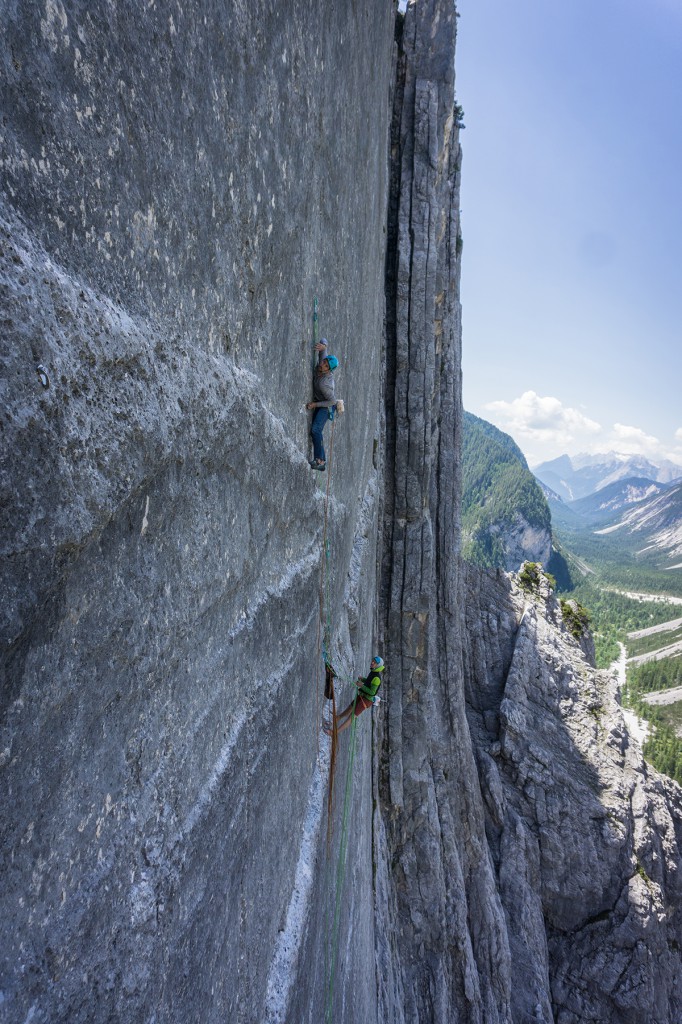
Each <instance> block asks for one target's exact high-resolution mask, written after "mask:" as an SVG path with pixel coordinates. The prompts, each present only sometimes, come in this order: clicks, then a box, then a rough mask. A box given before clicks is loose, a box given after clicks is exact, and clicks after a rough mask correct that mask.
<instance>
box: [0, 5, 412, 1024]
mask: <svg viewBox="0 0 682 1024" xmlns="http://www.w3.org/2000/svg"><path fill="white" fill-rule="evenodd" d="M1 7H2V24H3V32H2V43H1V46H2V75H1V76H0V78H1V80H2V86H1V88H2V114H3V119H2V128H1V134H2V152H1V160H0V173H1V175H2V209H1V216H2V226H1V227H2V243H1V257H2V270H1V274H2V278H1V280H2V364H3V372H2V398H3V401H2V406H3V409H2V432H3V446H2V448H3V450H2V467H1V478H0V479H1V486H2V512H1V515H2V527H1V534H2V559H3V562H2V565H3V575H2V588H3V593H2V598H3V599H2V602H1V606H2V642H3V652H2V730H3V732H2V743H1V745H0V750H1V751H2V755H1V756H2V768H1V772H2V807H3V815H2V817H3V821H2V894H1V900H2V902H1V905H0V960H1V962H2V970H1V973H2V983H1V984H0V989H1V990H2V997H1V1009H0V1012H1V1013H2V1015H3V1017H4V1018H6V1019H8V1020H11V1021H24V1020H26V1019H31V1020H33V1021H36V1022H37V1021H50V1022H53V1024H54V1022H56V1021H69V1024H75V1022H77V1021H87V1022H88V1024H93V1022H96V1021H114V1020H119V1021H126V1022H129V1021H143V1020H145V1021H151V1020H156V1021H157V1022H160V1021H169V1022H170V1021H199V1020H201V1021H202V1024H208V1022H210V1021H221V1022H224V1021H225V1020H231V1021H257V1020H263V1019H272V1020H276V1019H281V1016H282V1013H283V1012H284V1011H283V1009H282V1007H285V1008H286V1007H288V1013H289V1014H290V1016H289V1019H292V1020H299V1021H302V1020H304V1019H311V1020H320V1019H321V1017H322V1016H323V1015H324V1005H325V967H324V960H325V958H324V947H325V942H326V931H325V928H326V924H325V914H326V910H325V907H326V905H327V903H328V900H327V899H326V896H327V891H328V889H330V888H331V881H330V878H329V877H328V876H329V875H330V874H331V872H328V871H327V870H326V868H325V863H326V858H325V850H324V827H323V826H322V827H320V820H321V817H322V813H323V808H324V786H323V785H322V784H321V781H320V780H321V778H322V776H323V772H324V771H325V767H326V765H325V762H324V760H323V757H324V755H325V750H323V749H321V745H320V732H319V721H318V711H319V709H320V703H321V696H318V694H320V692H321V682H320V666H321V658H320V655H319V649H318V645H317V635H318V622H319V617H320V601H319V585H320V568H321V564H322V563H323V558H322V536H323V523H324V492H323V491H321V490H320V489H319V488H318V486H317V484H316V481H315V479H313V474H312V473H311V470H310V468H309V466H308V462H307V457H308V427H309V423H308V419H307V417H306V415H305V413H304V412H303V405H304V403H305V402H307V401H308V400H309V399H310V397H311V394H310V387H311V366H312V355H313V353H312V313H313V298H314V297H317V298H318V300H319V310H320V327H321V333H322V334H324V335H326V336H327V337H328V338H329V339H330V346H331V351H333V352H334V353H335V354H336V355H337V356H338V358H339V360H340V368H339V371H338V373H337V376H338V381H337V394H339V395H340V396H341V397H343V398H345V400H346V408H347V410H348V411H347V413H346V415H345V417H344V418H343V419H339V421H338V422H337V423H336V427H335V436H334V459H333V469H334V473H333V490H332V497H331V500H330V508H329V515H328V539H329V542H330V550H331V553H332V559H331V575H330V579H329V594H330V598H329V600H330V606H331V607H332V608H333V612H334V614H333V630H334V635H333V640H334V644H333V654H334V658H335V661H337V662H338V667H339V670H340V671H343V670H345V674H346V675H351V674H352V673H353V672H354V671H357V672H360V671H364V670H365V669H366V663H367V662H368V660H369V657H370V655H371V645H372V640H373V635H372V625H373V621H374V597H373V595H374V591H375V575H376V573H375V550H376V529H375V527H373V526H372V522H373V519H372V517H373V516H374V518H376V501H377V496H378V486H377V470H376V468H375V461H376V458H377V455H376V452H375V449H378V447H379V442H380V434H379V426H380V414H381V398H380V394H381V393H380V377H381V374H380V360H381V345H382V330H383V318H384V296H383V278H384V253H385V234H384V229H385V219H386V203H387V160H386V146H387V143H386V139H387V131H388V118H389V92H390V87H391V75H392V60H393V45H394V43H393V20H394V12H393V9H392V5H391V4H390V3H389V2H388V0H387V2H382V3H379V4H372V5H368V4H359V3H353V4H345V3H344V4H338V5H329V4H326V3H317V2H315V3H311V4H300V3H294V2H285V3H283V2H281V0H256V2H249V3H248V4H244V3H238V4H225V3H224V2H223V0H193V2H191V3H187V4H176V3H165V2H163V3H151V4H140V3H137V2H126V0H121V2H117V3H107V4H102V5H92V4H90V3H86V2H79V0H69V2H63V3H62V2H60V0H57V2H53V0H45V2H41V3H37V4H12V3H10V4H7V3H3V4H2V5H1ZM38 364H41V365H42V366H44V368H45V371H46V374H47V377H46V378H45V384H46V385H47V386H44V385H43V383H42V382H41V377H40V376H39V374H38V373H37V372H36V366H37V365H38ZM328 439H329V438H328ZM373 510H374V511H373ZM318 684H319V685H318ZM369 742H370V737H369V734H368V733H367V732H363V733H362V735H361V736H360V737H359V745H358V747H359V749H358V763H359V764H361V765H366V764H367V762H368V749H369ZM343 768H344V762H343V752H342V754H341V758H340V763H339V771H342V770H343ZM370 799H371V794H370V792H369V790H366V789H363V788H362V787H359V788H358V796H357V801H358V802H357V805H356V808H355V810H354V818H353V822H352V824H353V827H354V832H353V835H354V840H353V846H354V851H355V855H356V856H357V858H358V860H359V862H362V863H364V864H371V834H370V832H369V830H368V829H363V828H360V827H359V822H360V820H361V816H362V817H363V818H364V819H365V820H367V821H368V820H369V807H370ZM335 841H336V840H335ZM310 849H312V851H313V854H314V859H315V860H316V861H317V862H318V864H319V870H315V871H312V875H311V877H310V878H308V877H307V876H308V874H309V873H310V872H311V870H312V869H311V867H310V864H309V863H307V861H306V851H308V856H309V855H310V852H309V851H310ZM349 882H351V883H352V884H350V885H349V888H348V896H347V904H346V906H347V908H348V915H349V916H348V917H347V918H346V917H344V919H343V922H342V928H343V932H342V934H343V935H344V936H345V935H347V934H348V933H349V929H350V928H351V926H352V933H353V936H354V944H353V947H352V949H351V950H350V951H349V953H348V955H347V956H345V957H344V962H343V969H342V973H341V977H340V982H339V984H338V985H337V991H338V992H340V993H341V994H342V996H343V998H344V999H345V1000H346V1003H347V1009H345V1010H344V1013H345V1014H346V1015H347V1019H351V1018H352V1019H355V1020H370V1019H372V1018H373V1017H374V1015H375V997H374V995H373V992H374V968H373V926H372V921H371V919H370V918H368V917H367V914H366V908H367V907H368V906H370V905H371V885H372V877H371V872H366V871H364V872H362V873H361V874H360V875H358V876H357V877H356V876H355V875H354V874H353V873H352V872H349ZM297 903H302V904H304V905H305V906H306V907H308V908H309V909H310V910H311V912H310V914H309V915H308V917H306V918H305V920H306V922H307V925H306V928H305V929H303V928H302V926H301V925H300V924H299V923H298V922H297V917H296V914H295V913H294V911H295V907H296V905H297ZM294 947H295V949H296V955H297V957H298V959H296V958H294V957H293V954H290V953H289V949H290V948H294ZM299 961H300V964H301V966H300V972H299V974H298V975H297V973H296V971H297V967H296V965H297V963H298V962H299ZM350 977H354V978H355V979H356V984H355V985H354V989H353V991H352V992H349V993H347V994H345V993H344V985H343V984H341V982H342V981H343V980H344V979H347V978H350ZM339 998H341V996H340V997H339ZM266 1007H267V1013H266V1009H265V1008H266Z"/></svg>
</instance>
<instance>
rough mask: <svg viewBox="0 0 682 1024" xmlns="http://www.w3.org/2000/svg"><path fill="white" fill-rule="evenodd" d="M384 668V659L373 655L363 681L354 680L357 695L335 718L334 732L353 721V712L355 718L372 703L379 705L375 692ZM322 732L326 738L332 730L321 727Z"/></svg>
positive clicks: (328, 727) (327, 726)
mask: <svg viewBox="0 0 682 1024" xmlns="http://www.w3.org/2000/svg"><path fill="white" fill-rule="evenodd" d="M385 668H386V666H385V665H384V659H383V658H380V657H379V655H378V654H377V655H375V656H374V657H373V658H372V662H371V664H370V666H369V672H368V673H367V675H366V676H365V678H364V679H362V678H359V679H357V680H356V682H355V685H356V686H357V687H358V695H357V697H355V698H354V699H353V700H352V701H351V702H350V704H349V705H348V707H347V708H345V709H344V710H343V711H342V712H341V713H340V714H339V715H337V716H336V731H337V732H343V730H344V729H347V728H348V726H349V725H350V724H351V722H352V721H353V711H354V710H355V717H356V718H357V717H358V715H361V714H362V712H363V711H366V710H367V708H371V707H372V705H373V704H374V703H377V704H378V703H379V698H377V690H378V689H379V687H380V686H381V673H382V672H383V671H384V669H385ZM323 728H324V731H325V732H326V733H327V735H328V736H331V734H332V732H333V729H332V727H331V726H330V725H325V726H323Z"/></svg>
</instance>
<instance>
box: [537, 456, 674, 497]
mask: <svg viewBox="0 0 682 1024" xmlns="http://www.w3.org/2000/svg"><path fill="white" fill-rule="evenodd" d="M533 472H534V473H535V476H536V477H537V479H538V480H540V481H541V482H542V483H543V484H545V485H546V486H547V487H549V488H551V489H552V490H553V491H554V492H555V493H556V494H557V495H558V496H559V497H560V498H563V499H564V501H571V502H572V501H576V500H578V499H579V498H585V497H587V496H588V495H590V494H593V493H594V492H595V491H599V490H602V489H603V488H605V487H608V486H609V485H610V484H613V483H616V482H617V481H622V480H628V479H635V480H638V481H641V480H649V481H652V482H653V483H662V484H665V483H672V482H673V481H675V480H682V466H680V465H677V464H676V463H674V462H670V461H668V460H662V461H660V462H656V463H654V462H651V461H650V460H649V459H645V458H644V457H643V456H641V455H623V454H619V453H617V452H608V453H605V454H603V455H574V456H569V455H560V456H559V458H557V459H551V460H550V461H549V462H542V463H540V465H539V466H536V467H535V468H534V470H533Z"/></svg>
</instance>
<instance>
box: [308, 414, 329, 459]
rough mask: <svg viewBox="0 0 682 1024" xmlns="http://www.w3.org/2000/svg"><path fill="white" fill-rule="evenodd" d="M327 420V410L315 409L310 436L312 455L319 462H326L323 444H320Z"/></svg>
mask: <svg viewBox="0 0 682 1024" xmlns="http://www.w3.org/2000/svg"><path fill="white" fill-rule="evenodd" d="M328 419H329V409H326V408H323V409H316V410H315V414H314V416H313V422H312V424H311V427H310V436H311V437H312V439H313V453H314V455H315V458H316V459H319V460H320V461H321V462H326V461H327V460H326V458H325V454H324V444H323V443H322V432H323V430H324V427H325V423H326V422H327V420H328Z"/></svg>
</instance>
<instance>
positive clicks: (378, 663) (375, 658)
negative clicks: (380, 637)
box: [372, 654, 384, 665]
mask: <svg viewBox="0 0 682 1024" xmlns="http://www.w3.org/2000/svg"><path fill="white" fill-rule="evenodd" d="M372 661H375V662H376V663H377V665H383V663H384V659H383V658H380V657H379V655H378V654H375V655H374V657H373V658H372Z"/></svg>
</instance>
